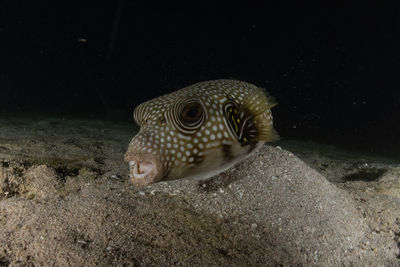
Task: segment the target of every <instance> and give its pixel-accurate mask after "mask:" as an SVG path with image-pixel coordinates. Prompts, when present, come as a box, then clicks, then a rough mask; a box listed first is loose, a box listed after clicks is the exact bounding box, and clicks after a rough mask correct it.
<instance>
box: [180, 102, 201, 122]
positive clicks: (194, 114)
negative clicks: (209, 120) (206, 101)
mask: <svg viewBox="0 0 400 267" xmlns="http://www.w3.org/2000/svg"><path fill="white" fill-rule="evenodd" d="M202 115H203V109H202V107H201V105H200V103H199V102H190V103H188V104H186V105H185V106H184V107H183V108H182V111H181V114H180V119H181V121H182V122H183V123H186V124H189V125H192V124H196V123H197V122H199V121H200V119H201V118H202Z"/></svg>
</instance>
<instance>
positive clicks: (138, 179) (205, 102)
mask: <svg viewBox="0 0 400 267" xmlns="http://www.w3.org/2000/svg"><path fill="white" fill-rule="evenodd" d="M275 105H276V102H275V101H274V100H273V98H272V97H271V96H269V95H268V94H266V93H265V92H264V91H263V90H262V89H261V88H259V87H257V86H255V85H253V84H250V83H246V82H242V81H237V80H227V79H224V80H212V81H205V82H199V83H196V84H193V85H190V86H188V87H185V88H183V89H180V90H178V91H175V92H173V93H170V94H167V95H163V96H160V97H157V98H155V99H152V100H149V101H147V102H144V103H142V104H140V105H139V106H137V107H136V108H135V109H134V112H133V117H134V120H135V122H136V123H137V124H138V125H139V126H140V130H139V132H138V133H137V135H136V136H134V137H133V139H132V141H131V142H130V144H129V146H128V150H127V152H126V154H125V160H126V161H127V162H128V163H129V169H130V178H131V180H132V182H133V184H134V185H135V186H143V185H147V184H150V183H156V182H159V181H164V180H174V179H180V178H194V179H197V180H206V179H209V178H211V177H213V176H214V175H216V174H218V173H220V172H222V171H224V170H226V169H228V168H229V167H231V166H233V165H234V164H236V163H237V162H239V161H241V160H243V159H244V158H246V157H247V156H249V155H251V154H252V153H254V152H256V151H257V150H259V149H260V148H261V147H262V146H263V145H264V143H265V142H271V141H276V140H278V139H279V136H278V134H277V132H276V131H275V129H274V127H273V119H272V113H271V108H272V107H274V106H275Z"/></svg>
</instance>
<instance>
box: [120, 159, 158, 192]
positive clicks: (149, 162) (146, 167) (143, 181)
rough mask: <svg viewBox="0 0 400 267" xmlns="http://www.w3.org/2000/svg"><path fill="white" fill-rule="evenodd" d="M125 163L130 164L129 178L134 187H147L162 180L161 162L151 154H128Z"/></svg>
mask: <svg viewBox="0 0 400 267" xmlns="http://www.w3.org/2000/svg"><path fill="white" fill-rule="evenodd" d="M125 161H127V162H128V164H129V176H130V178H131V180H132V183H133V185H134V186H138V187H140V186H145V185H148V184H152V183H156V182H159V181H160V180H161V179H162V163H161V160H160V159H159V158H158V157H157V156H155V155H153V154H150V153H134V152H133V153H129V152H128V153H127V154H126V155H125Z"/></svg>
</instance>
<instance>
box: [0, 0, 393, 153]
mask: <svg viewBox="0 0 400 267" xmlns="http://www.w3.org/2000/svg"><path fill="white" fill-rule="evenodd" d="M0 59H1V60H0V113H1V114H2V116H9V115H16V114H22V115H34V114H47V115H49V116H79V117H85V118H89V119H90V118H93V119H95V118H96V119H107V120H115V121H117V120H126V121H127V120H131V117H132V116H131V114H132V110H133V107H134V106H135V105H137V104H139V103H141V102H142V101H144V100H148V99H151V98H153V97H156V96H158V95H161V94H165V93H169V92H171V91H174V90H176V89H179V88H182V87H184V86H186V85H189V84H192V83H195V82H199V81H204V80H211V79H218V78H230V77H233V78H236V79H239V80H244V81H247V82H251V83H254V84H256V85H258V86H260V87H264V88H266V89H267V90H268V91H269V92H270V93H271V94H272V95H273V96H275V97H276V98H277V100H278V102H279V106H278V107H276V108H274V111H273V113H274V117H275V121H276V128H277V130H278V132H279V133H280V135H281V136H282V138H283V139H297V140H313V141H317V142H322V143H327V144H334V145H339V146H343V147H346V148H350V149H358V150H362V151H367V152H373V153H379V154H385V155H391V156H399V157H400V141H399V135H400V86H399V85H400V83H399V79H400V7H399V4H389V2H386V5H385V4H384V3H383V2H382V3H375V4H368V3H363V4H360V3H350V2H348V1H347V2H343V3H339V2H336V3H331V4H327V3H320V4H317V5H315V4H305V3H304V1H301V3H298V4H284V3H281V4H264V5H244V4H243V3H240V4H233V3H230V4H229V5H219V6H217V5H216V4H215V3H213V2H202V3H194V2H192V1H190V2H188V4H187V5H186V6H185V5H182V4H180V5H172V4H170V2H168V3H167V4H163V5H160V4H157V3H152V4H151V5H142V4H138V2H137V1H125V0H118V1H97V2H94V1H22V0H0Z"/></svg>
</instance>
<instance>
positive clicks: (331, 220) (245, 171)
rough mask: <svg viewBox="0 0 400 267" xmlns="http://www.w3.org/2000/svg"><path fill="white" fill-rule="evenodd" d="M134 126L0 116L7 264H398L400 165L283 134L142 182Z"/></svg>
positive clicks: (0, 239) (0, 193) (2, 255)
mask: <svg viewBox="0 0 400 267" xmlns="http://www.w3.org/2000/svg"><path fill="white" fill-rule="evenodd" d="M136 131H137V128H135V127H134V126H133V123H132V124H125V123H118V122H117V123H114V122H110V121H90V120H78V119H57V118H35V119H33V118H25V119H23V118H12V117H2V118H0V266H2V265H5V266H7V265H11V266H17V265H18V266H20V265H37V266H48V265H56V266H66V265H71V266H93V265H127V266H141V265H158V266H166V265H184V266H185V265H187V266H193V265H207V266H209V265H225V266H243V265H320V266H338V265H344V266H366V265H369V266H377V265H379V266H382V265H383V266H400V256H399V255H400V251H399V247H400V164H399V163H398V162H396V161H394V160H390V159H387V158H380V157H374V156H368V155H363V154H354V153H348V152H345V151H343V150H340V149H338V148H335V147H332V146H326V145H318V144H314V143H311V142H308V143H305V142H296V141H282V142H280V143H278V144H272V145H271V146H265V147H264V148H263V149H262V150H261V151H260V152H259V153H257V154H255V155H253V156H251V157H250V158H248V159H247V160H245V161H243V162H241V163H239V164H237V165H236V166H234V167H233V168H231V169H230V170H228V171H226V172H224V173H222V174H221V175H218V176H216V177H215V178H213V179H211V180H210V181H207V182H205V183H201V184H200V183H198V182H196V181H191V180H177V181H171V182H160V183H157V184H154V185H150V186H147V187H144V188H134V187H133V186H132V185H131V183H130V181H129V178H128V166H127V164H126V163H125V162H124V161H123V155H124V153H125V150H126V148H127V145H128V143H129V141H130V139H131V138H132V137H133V135H134V133H135V132H136Z"/></svg>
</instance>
